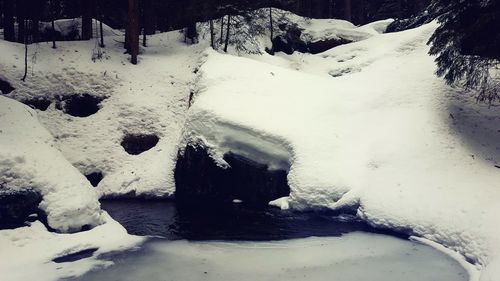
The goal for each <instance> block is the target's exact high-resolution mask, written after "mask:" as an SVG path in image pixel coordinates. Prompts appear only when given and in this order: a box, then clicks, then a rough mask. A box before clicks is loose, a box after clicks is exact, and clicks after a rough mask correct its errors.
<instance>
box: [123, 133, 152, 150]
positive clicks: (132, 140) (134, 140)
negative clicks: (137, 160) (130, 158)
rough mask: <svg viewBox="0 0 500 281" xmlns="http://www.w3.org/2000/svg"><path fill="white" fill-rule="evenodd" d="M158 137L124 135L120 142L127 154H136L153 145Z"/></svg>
mask: <svg viewBox="0 0 500 281" xmlns="http://www.w3.org/2000/svg"><path fill="white" fill-rule="evenodd" d="M159 140H160V138H158V136H156V135H142V134H137V135H132V134H131V135H125V136H124V137H123V140H122V142H121V145H122V147H123V148H124V149H125V151H126V152H127V153H128V154H131V155H138V154H141V153H143V152H144V151H147V150H150V149H151V148H153V147H155V146H156V144H157V143H158V141H159Z"/></svg>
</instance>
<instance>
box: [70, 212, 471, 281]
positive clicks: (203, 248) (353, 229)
mask: <svg viewBox="0 0 500 281" xmlns="http://www.w3.org/2000/svg"><path fill="white" fill-rule="evenodd" d="M103 205H104V208H106V209H107V210H108V211H109V212H110V214H111V215H112V216H113V215H114V217H115V218H116V219H117V220H118V221H120V220H121V222H122V223H123V224H124V225H125V226H126V227H127V228H128V229H129V231H132V232H140V231H143V232H147V233H148V234H154V235H161V236H163V238H152V239H150V240H149V241H148V242H146V243H145V244H144V245H143V246H142V247H141V248H140V249H138V250H136V251H131V252H122V253H115V254H111V255H108V256H107V257H104V258H106V259H109V260H112V261H113V262H114V263H115V265H113V266H110V267H108V268H105V269H98V270H95V271H93V272H90V273H88V274H86V275H84V276H82V277H81V278H79V279H77V280H85V281H93V280H95V281H115V280H116V281H118V280H120V281H128V280H130V281H132V280H134V281H137V280H142V281H168V280H172V281H189V280H218V281H220V280H240V281H244V280H249V281H250V280H251V281H256V280H308V281H315V280H329V281H336V280H338V281H363V280H370V281H376V280H383V281H391V280H394V281H402V280H405V281H413V280H415V281H430V280H435V281H461V280H468V274H467V272H466V270H465V269H464V268H463V267H462V266H461V265H460V264H459V263H458V262H457V261H455V260H454V259H452V258H450V257H448V256H447V255H445V254H443V253H441V252H439V251H437V250H435V249H433V248H431V247H429V246H426V245H423V244H420V243H418V242H413V241H410V240H408V239H403V238H398V237H394V236H391V235H386V234H376V233H370V232H367V231H370V230H369V228H368V227H367V226H366V225H363V224H362V223H360V222H355V221H346V217H343V218H339V217H338V216H334V215H333V214H324V213H321V214H293V213H290V214H287V215H279V214H280V212H279V211H278V210H274V209H270V210H248V209H246V208H244V207H239V206H237V207H231V208H229V209H223V210H215V211H213V210H212V211H208V210H207V211H202V212H198V214H199V215H198V216H196V215H194V214H192V213H189V212H188V213H187V214H185V213H183V211H180V210H178V209H177V208H176V207H175V205H174V204H173V203H166V202H153V203H151V202H149V203H140V202H128V203H127V202H118V203H116V202H111V203H104V204H103ZM120 206H121V207H120ZM124 206H127V207H126V208H122V207H124ZM144 210H149V211H148V212H143V211H144ZM223 213H224V214H225V215H222V214H223ZM194 218H198V219H194ZM328 221H330V223H327V222H328ZM139 222H140V223H139ZM225 222H227V223H225ZM138 223H139V224H140V225H138ZM329 224H330V225H334V226H336V227H334V228H330V227H329V226H328V225H329ZM132 225H133V226H134V227H135V229H133V227H132ZM321 226H323V227H321ZM202 229H204V230H203V231H201V230H202ZM192 232H196V233H197V234H196V235H195V234H193V233H192ZM347 232H348V233H347ZM341 234H342V235H341ZM311 235H313V236H316V237H308V236H311ZM202 236H204V237H202ZM266 236H267V237H268V239H266V238H265V237H266ZM318 236H319V237H318ZM306 237H307V238H306ZM214 239H215V240H214ZM243 240H246V241H243ZM250 240H251V241H250ZM266 240H267V241H266Z"/></svg>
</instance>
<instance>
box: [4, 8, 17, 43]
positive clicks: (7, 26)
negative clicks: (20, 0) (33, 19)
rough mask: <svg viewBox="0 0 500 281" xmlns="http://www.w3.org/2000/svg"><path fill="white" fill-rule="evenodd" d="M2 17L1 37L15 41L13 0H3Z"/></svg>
mask: <svg viewBox="0 0 500 281" xmlns="http://www.w3.org/2000/svg"><path fill="white" fill-rule="evenodd" d="M3 17H4V27H3V39H4V40H7V41H10V42H14V41H16V32H15V29H14V0H4V2H3Z"/></svg>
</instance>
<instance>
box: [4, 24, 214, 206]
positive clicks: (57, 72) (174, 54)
mask: <svg viewBox="0 0 500 281" xmlns="http://www.w3.org/2000/svg"><path fill="white" fill-rule="evenodd" d="M116 33H117V34H119V32H118V31H116ZM182 38H183V36H182V34H180V33H179V32H178V31H173V32H169V33H164V34H158V35H154V36H149V37H148V47H147V48H141V54H140V58H139V60H140V61H139V64H138V65H137V66H134V65H132V64H130V62H129V61H128V57H129V55H127V54H124V53H123V46H122V44H120V43H117V42H118V41H120V40H122V39H123V38H122V36H107V37H105V44H106V48H103V49H99V48H98V46H97V43H96V41H95V40H90V41H78V42H57V49H52V48H51V43H39V44H35V45H30V49H29V55H28V56H29V58H30V59H29V67H30V69H29V70H28V77H27V79H26V82H21V81H20V78H21V77H22V73H23V69H22V67H21V66H22V65H23V58H24V54H23V47H22V45H20V44H17V43H10V42H6V41H3V40H0V50H2V56H1V58H0V69H1V70H2V71H1V73H0V75H1V76H3V78H4V79H6V80H7V81H9V82H10V83H12V86H14V88H16V90H14V91H13V92H12V93H10V94H9V95H7V96H8V97H10V98H14V99H16V100H20V101H24V100H30V99H37V98H45V99H49V100H51V101H52V103H51V105H50V106H49V108H48V109H47V110H46V111H40V110H36V111H37V113H38V119H39V120H40V122H41V123H42V125H44V126H45V127H46V128H47V129H48V131H49V132H50V133H51V134H52V136H53V137H54V139H55V147H56V148H57V149H58V150H60V151H61V152H62V154H63V155H64V157H65V158H66V159H67V160H68V161H69V162H70V163H71V164H72V165H74V166H75V167H76V168H77V169H78V170H79V171H80V172H81V173H82V174H90V173H93V172H102V173H103V175H104V178H103V180H102V181H101V182H100V183H99V185H98V187H97V188H96V190H97V191H98V192H99V195H100V196H123V195H131V196H134V195H136V196H146V197H168V196H171V195H172V194H173V192H174V188H175V187H174V182H173V167H174V165H175V159H176V156H177V150H178V149H177V146H178V142H179V141H178V139H179V137H180V132H181V128H182V125H183V124H184V116H185V112H186V110H187V106H188V99H189V94H190V87H191V80H192V79H193V78H194V77H195V75H194V73H193V71H194V69H195V68H196V66H197V65H198V58H199V54H200V53H202V51H203V50H204V49H205V48H206V46H207V45H206V44H199V45H194V46H189V45H186V44H184V43H183V42H182ZM98 51H101V52H102V53H103V57H102V60H95V62H93V61H92V60H91V58H92V56H93V55H94V54H96V53H97V52H98ZM4 54H5V55H4ZM32 57H36V60H34V61H33V60H32V59H31V58H32ZM81 93H88V94H91V95H94V96H97V97H104V98H105V99H104V100H103V101H102V102H101V103H100V105H99V107H100V110H99V111H98V112H97V113H95V114H93V115H91V116H88V117H73V116H71V115H69V114H66V113H64V112H63V111H61V110H58V109H57V108H56V102H55V100H56V99H57V97H58V96H60V97H66V96H69V95H72V94H81ZM0 106H3V104H1V105H0ZM126 134H154V135H156V136H158V137H159V139H160V140H159V142H158V144H157V145H156V146H155V147H153V148H152V149H150V150H148V151H145V152H143V153H141V154H139V155H129V154H128V153H127V152H126V151H125V150H124V149H123V147H122V146H121V145H120V143H121V141H122V138H123V137H124V136H125V135H126Z"/></svg>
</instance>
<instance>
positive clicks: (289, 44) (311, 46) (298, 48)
mask: <svg viewBox="0 0 500 281" xmlns="http://www.w3.org/2000/svg"><path fill="white" fill-rule="evenodd" d="M280 29H281V30H283V31H286V32H285V34H284V35H279V36H277V37H275V38H274V39H273V42H272V43H273V48H272V50H271V51H268V52H269V53H270V54H274V53H275V52H283V53H285V54H287V55H291V54H293V53H294V52H301V53H311V54H319V53H322V52H324V51H327V50H330V49H332V48H335V47H337V46H340V45H344V44H349V43H352V41H351V40H347V39H344V38H331V39H325V40H320V41H315V42H304V41H303V40H302V39H301V38H300V35H301V34H302V31H301V30H300V28H298V27H297V26H294V25H281V26H280Z"/></svg>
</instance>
